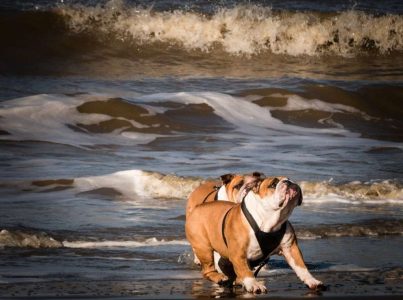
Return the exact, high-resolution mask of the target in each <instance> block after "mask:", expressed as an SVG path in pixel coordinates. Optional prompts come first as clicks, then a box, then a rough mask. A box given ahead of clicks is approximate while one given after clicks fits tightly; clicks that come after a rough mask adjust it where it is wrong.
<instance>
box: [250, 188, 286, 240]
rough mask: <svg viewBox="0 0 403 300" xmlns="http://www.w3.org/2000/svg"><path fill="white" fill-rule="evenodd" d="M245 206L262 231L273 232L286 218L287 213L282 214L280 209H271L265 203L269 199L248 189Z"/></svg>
mask: <svg viewBox="0 0 403 300" xmlns="http://www.w3.org/2000/svg"><path fill="white" fill-rule="evenodd" d="M243 201H245V206H246V208H247V209H248V211H249V212H250V214H251V215H252V217H253V219H254V220H255V222H256V223H257V225H258V226H259V229H260V230H261V231H264V232H274V231H277V230H279V229H280V228H281V225H282V224H283V223H284V222H285V221H286V220H287V219H288V216H289V214H284V213H283V210H281V209H277V210H275V209H273V208H271V207H270V206H269V205H267V201H270V200H269V199H264V200H263V199H262V198H261V197H260V196H259V195H257V194H255V193H254V192H252V191H249V192H248V193H247V194H246V196H245V198H244V200H243Z"/></svg>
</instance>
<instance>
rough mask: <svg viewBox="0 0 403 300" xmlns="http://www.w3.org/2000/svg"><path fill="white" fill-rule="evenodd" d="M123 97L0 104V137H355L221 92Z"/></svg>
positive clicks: (94, 140)
mask: <svg viewBox="0 0 403 300" xmlns="http://www.w3.org/2000/svg"><path fill="white" fill-rule="evenodd" d="M125 98H127V99H125ZM125 98H116V97H113V96H111V95H107V94H95V93H94V94H81V95H75V96H67V95H51V94H43V95H34V96H29V97H24V98H17V99H13V100H8V101H3V102H1V106H0V117H1V118H0V139H3V140H4V139H6V140H28V141H32V140H35V141H46V142H52V143H61V144H67V145H72V146H77V147H84V146H87V147H88V146H93V145H111V144H112V145H113V144H117V145H132V144H147V143H149V142H151V141H154V140H155V139H157V138H158V137H166V136H169V135H171V136H172V135H180V134H182V135H183V134H189V133H195V132H199V133H203V134H204V133H206V132H209V133H211V131H214V132H217V133H218V132H228V131H230V130H233V129H235V128H238V129H239V130H240V131H242V132H244V133H248V134H250V135H257V134H263V135H269V134H270V135H274V134H276V133H277V134H278V133H279V132H280V133H284V132H289V133H293V134H294V133H298V134H304V135H311V136H313V135H323V134H339V135H345V136H356V134H353V133H351V132H349V131H348V130H345V129H344V128H338V126H335V127H329V128H307V127H303V126H298V125H290V124H285V123H283V122H282V121H280V120H278V119H276V118H274V117H273V116H272V115H271V111H270V109H269V108H266V107H263V108H262V107H261V106H259V105H257V104H256V103H252V102H250V101H248V100H246V99H243V98H240V97H234V96H231V95H227V94H223V93H216V92H194V93H185V92H180V93H161V94H152V95H145V96H137V95H135V96H130V95H129V96H126V97H125ZM305 100H306V99H305ZM299 101H300V103H301V101H303V100H302V98H300V100H299ZM306 102H307V103H310V101H308V100H306ZM294 106H295V105H294ZM233 107H238V108H239V109H238V110H234V109H233ZM343 109H346V107H344V106H343Z"/></svg>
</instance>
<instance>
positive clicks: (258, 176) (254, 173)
mask: <svg viewBox="0 0 403 300" xmlns="http://www.w3.org/2000/svg"><path fill="white" fill-rule="evenodd" d="M252 176H253V177H256V178H258V179H259V178H262V177H264V174H263V173H260V172H256V171H255V172H253V173H252Z"/></svg>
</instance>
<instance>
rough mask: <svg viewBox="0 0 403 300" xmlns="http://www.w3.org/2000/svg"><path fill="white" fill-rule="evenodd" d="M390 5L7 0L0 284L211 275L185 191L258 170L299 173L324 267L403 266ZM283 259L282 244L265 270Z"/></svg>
mask: <svg viewBox="0 0 403 300" xmlns="http://www.w3.org/2000/svg"><path fill="white" fill-rule="evenodd" d="M387 2H388V3H387V5H381V4H380V3H379V2H378V1H365V2H361V1H358V2H355V3H352V2H351V1H339V2H338V3H337V4H334V3H332V2H331V1H322V2H321V3H316V2H312V1H302V2H298V3H296V2H294V1H283V2H281V3H279V2H277V1H251V2H250V3H249V4H244V5H240V4H236V3H235V2H232V1H222V2H220V4H219V5H218V4H212V3H210V2H205V1H186V2H172V1H155V3H154V6H152V7H150V6H149V5H148V4H147V3H145V2H141V1H107V2H102V3H101V4H99V3H98V4H97V3H95V2H93V1H64V2H63V3H57V4H55V3H54V2H53V1H45V0H44V1H36V2H32V3H30V2H27V1H3V2H2V4H0V22H1V24H2V25H3V26H0V28H1V29H0V38H1V40H2V41H3V46H2V47H1V49H0V53H1V54H0V56H1V57H2V59H1V60H0V166H1V169H0V193H1V198H0V230H3V231H1V232H0V255H1V257H2V258H1V259H0V266H1V268H0V281H1V283H4V284H5V283H16V282H36V281H40V282H45V281H51V280H68V279H69V278H70V279H71V278H76V279H77V278H78V279H80V280H81V279H82V280H89V281H91V280H106V279H107V280H124V278H125V280H126V279H127V278H132V279H133V280H154V279H164V278H166V279H177V278H188V279H195V280H196V279H199V278H200V274H199V272H198V269H197V267H195V266H194V265H193V264H192V257H191V251H190V245H189V244H188V242H187V241H186V238H185V234H184V222H185V217H184V208H185V205H186V198H187V195H188V194H189V193H190V192H191V191H192V190H193V189H194V188H195V187H196V186H197V185H198V184H200V183H201V182H202V181H203V180H206V179H209V178H210V179H211V178H217V177H218V176H220V175H222V174H225V173H229V172H234V173H250V172H252V171H260V172H263V173H264V174H266V175H283V176H288V177H290V178H292V179H293V180H295V181H296V182H298V183H299V184H300V185H301V187H302V190H303V193H304V204H303V206H302V207H299V208H297V209H296V210H295V212H294V213H293V215H292V217H291V222H292V223H293V224H294V227H295V229H296V231H297V234H298V237H299V239H300V245H301V247H302V250H303V253H304V256H305V259H306V260H307V262H308V265H309V266H310V267H311V268H312V269H314V270H316V271H320V272H322V271H323V272H328V273H330V274H333V273H332V272H349V271H360V272H361V271H362V272H366V271H368V270H369V271H370V272H375V273H376V272H377V271H379V272H384V271H385V270H386V269H387V270H395V269H396V268H397V269H398V270H401V268H402V264H401V262H402V256H401V254H400V252H401V251H399V249H400V246H401V243H402V240H401V235H402V232H403V218H402V209H401V207H402V205H403V189H402V184H403V173H402V167H403V146H402V145H403V144H402V140H403V124H402V120H403V118H402V117H403V110H402V106H401V101H402V99H403V81H402V79H403V67H402V66H403V60H402V59H403V55H402V51H403V41H402V38H401V37H402V36H403V32H402V22H403V16H402V12H403V7H402V5H401V4H400V2H399V1H387ZM382 3H384V2H382ZM11 28H12V29H11ZM371 29H374V30H371ZM191 37H196V38H191ZM385 245H387V246H386V247H385ZM385 268H386V269H385ZM284 272H285V273H287V274H288V273H289V272H291V271H290V270H289V269H288V268H287V266H286V265H285V264H284V263H283V262H282V260H281V258H279V257H273V261H272V262H271V269H270V271H264V272H263V275H262V276H264V277H266V276H269V277H270V276H272V275H273V274H274V275H276V274H283V273H284ZM385 272H386V271H385ZM326 276H327V275H326ZM331 276H333V275H330V277H331ZM371 276H372V275H371ZM319 277H320V276H319ZM398 290H399V289H397V288H396V286H395V287H393V288H391V293H392V292H393V291H394V292H398ZM343 293H344V292H341V294H343ZM363 293H364V294H365V292H364V291H363ZM336 294H337V292H336Z"/></svg>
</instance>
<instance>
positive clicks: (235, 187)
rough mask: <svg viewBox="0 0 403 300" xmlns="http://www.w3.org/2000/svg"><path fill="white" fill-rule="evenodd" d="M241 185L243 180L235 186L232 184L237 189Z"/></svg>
mask: <svg viewBox="0 0 403 300" xmlns="http://www.w3.org/2000/svg"><path fill="white" fill-rule="evenodd" d="M242 186H243V181H241V182H240V183H238V184H237V185H236V186H234V188H236V189H237V190H239V189H240V188H241V187H242Z"/></svg>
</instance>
